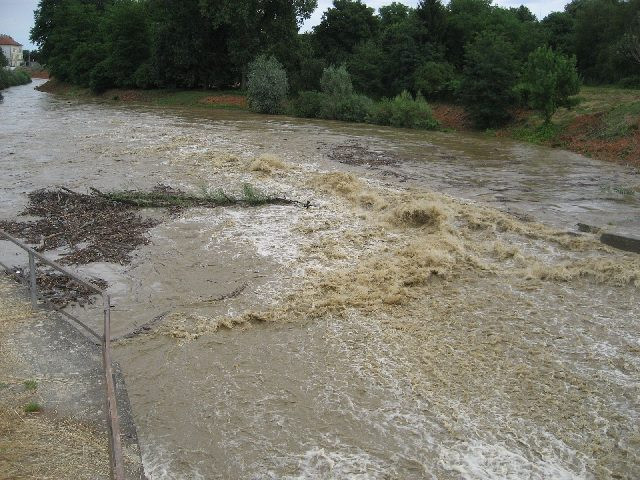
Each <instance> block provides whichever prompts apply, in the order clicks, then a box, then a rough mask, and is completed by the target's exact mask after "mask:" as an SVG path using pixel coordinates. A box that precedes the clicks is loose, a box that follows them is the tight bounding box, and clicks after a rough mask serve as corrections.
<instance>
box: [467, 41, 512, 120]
mask: <svg viewBox="0 0 640 480" xmlns="http://www.w3.org/2000/svg"><path fill="white" fill-rule="evenodd" d="M464 58H465V65H464V71H463V78H462V83H461V86H460V96H461V99H462V101H463V102H464V103H465V104H466V105H467V107H468V109H469V113H470V114H471V116H472V117H473V119H474V121H475V123H476V125H477V126H478V127H480V128H489V127H496V126H499V125H501V124H503V123H505V122H506V121H507V120H508V119H509V118H510V116H511V115H510V112H509V107H511V106H512V105H513V104H514V103H515V100H516V95H515V93H514V86H515V84H516V81H517V79H518V73H517V72H518V64H517V62H516V59H515V50H514V48H513V45H511V43H509V42H508V41H507V40H506V39H505V38H504V37H502V36H499V35H496V34H494V33H491V32H483V33H481V34H480V35H478V37H477V38H476V40H475V41H474V42H473V43H470V44H468V45H467V47H466V49H465V55H464Z"/></svg>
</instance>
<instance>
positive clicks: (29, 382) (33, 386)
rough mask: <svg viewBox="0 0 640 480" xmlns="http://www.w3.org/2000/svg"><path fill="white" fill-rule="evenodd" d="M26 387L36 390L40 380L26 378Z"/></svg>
mask: <svg viewBox="0 0 640 480" xmlns="http://www.w3.org/2000/svg"><path fill="white" fill-rule="evenodd" d="M24 388H26V389H27V390H35V389H37V388H38V382H36V381H35V380H25V381H24Z"/></svg>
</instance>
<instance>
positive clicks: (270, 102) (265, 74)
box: [247, 55, 289, 113]
mask: <svg viewBox="0 0 640 480" xmlns="http://www.w3.org/2000/svg"><path fill="white" fill-rule="evenodd" d="M288 89H289V86H288V82H287V72H286V71H285V70H284V68H283V67H282V65H281V64H280V63H279V62H278V61H277V60H276V59H275V58H274V57H266V56H264V55H260V56H259V57H258V58H256V59H255V60H254V61H253V62H252V63H251V64H250V65H249V75H248V78H247V99H248V102H249V108H250V109H251V110H253V111H254V112H258V113H279V112H280V111H282V103H283V102H284V100H285V99H286V97H287V90H288Z"/></svg>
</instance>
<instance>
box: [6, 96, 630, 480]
mask: <svg viewBox="0 0 640 480" xmlns="http://www.w3.org/2000/svg"><path fill="white" fill-rule="evenodd" d="M14 94H15V97H14V98H13V100H12V98H11V97H8V98H6V99H5V103H4V105H3V106H1V107H0V108H3V109H4V110H3V112H2V113H3V115H4V114H5V112H7V114H9V115H11V116H12V118H13V119H14V120H13V122H14V123H15V124H16V125H15V126H14V127H12V128H15V132H14V133H16V132H19V131H20V129H26V125H25V123H27V122H28V125H29V126H30V128H31V129H33V131H34V132H36V131H37V135H35V133H34V135H33V136H32V137H26V138H25V137H24V136H23V137H20V138H18V139H16V138H17V137H16V136H12V135H11V132H9V133H5V132H3V133H0V135H1V136H2V143H1V144H0V145H1V146H0V149H1V153H2V157H0V158H2V162H3V164H2V168H3V169H4V171H6V172H9V174H8V175H6V176H3V178H2V185H1V186H2V189H3V190H2V196H3V200H4V207H5V208H4V210H3V212H2V216H3V218H4V219H15V218H16V216H17V214H18V212H19V211H20V210H21V209H22V208H23V207H24V205H25V203H26V194H27V193H28V192H30V191H33V190H36V189H38V188H42V187H51V186H52V185H63V186H65V187H67V188H71V189H73V190H79V189H82V188H84V189H87V188H88V187H94V188H98V189H100V190H101V191H109V190H114V189H118V190H126V189H144V190H149V189H151V188H153V186H154V185H156V184H158V183H163V184H168V185H171V186H172V187H174V188H180V189H182V190H184V191H187V192H197V191H200V190H201V189H202V188H203V187H204V188H206V189H210V190H215V189H217V188H225V189H228V188H229V187H230V186H237V185H242V184H244V183H251V184H254V185H259V186H260V187H261V188H262V189H263V190H264V191H268V192H276V193H281V194H283V195H286V196H287V197H288V198H296V199H299V200H301V201H307V200H309V201H310V203H311V206H310V208H292V207H291V206H288V205H265V206H261V207H258V208H251V209H247V208H238V207H233V206H230V207H225V208H215V209H206V208H200V207H199V208H189V209H187V210H185V211H183V212H180V214H179V215H175V216H167V217H163V218H162V219H161V220H162V221H161V222H160V223H159V224H158V225H156V226H155V227H153V228H152V229H151V230H150V231H149V233H148V240H149V242H148V244H146V245H141V246H140V247H139V248H138V249H136V250H134V251H133V252H132V255H131V264H130V265H116V264H113V263H106V262H94V263H90V264H88V265H85V266H82V267H81V268H80V270H81V271H82V272H83V273H84V274H87V275H95V276H99V277H100V278H103V279H104V280H105V281H107V282H108V283H109V292H110V293H111V294H112V296H113V303H114V304H115V306H116V308H115V312H114V316H113V321H114V324H115V327H114V329H115V331H114V335H115V336H121V335H126V334H127V333H129V332H131V331H132V330H135V329H136V328H139V327H140V326H141V325H144V324H147V322H149V321H150V320H152V319H159V320H157V321H155V322H153V323H152V328H149V329H148V330H145V331H144V333H143V334H140V335H136V336H134V337H132V338H127V339H124V340H120V341H119V342H118V347H117V351H116V356H117V360H118V361H119V362H120V363H121V365H122V367H123V369H124V370H125V373H126V376H127V384H128V387H129V394H130V396H131V402H132V406H133V410H134V414H135V417H136V421H137V423H138V430H139V435H140V442H141V447H142V450H143V459H144V463H145V467H146V470H147V473H148V474H149V476H150V477H151V478H181V477H188V478H375V479H377V478H380V479H382V478H407V479H409V478H415V479H422V478H438V479H448V478H451V479H457V478H473V479H489V478H514V479H516V478H532V479H543V478H576V479H577V478H626V479H632V478H637V477H638V476H639V475H640V458H639V457H638V451H640V448H639V447H640V431H638V425H639V424H640V422H639V420H640V405H639V403H638V398H639V395H640V390H639V389H640V387H639V385H638V381H637V379H638V377H639V375H640V326H639V325H638V322H637V318H638V316H639V314H640V312H639V310H638V305H639V300H640V291H639V289H638V286H639V282H640V256H638V255H636V254H631V253H624V252H620V251H615V250H613V249H610V248H608V247H606V246H604V245H602V244H601V243H600V242H599V241H598V239H597V237H596V236H595V235H593V234H589V233H583V234H578V233H577V232H576V231H574V230H576V229H575V225H576V224H577V223H578V222H582V223H588V224H591V225H598V226H602V227H603V228H605V229H614V228H615V229H617V230H625V231H628V232H630V233H637V232H638V215H637V213H638V200H637V198H636V197H633V196H631V197H630V196H622V195H621V196H616V195H615V194H614V192H613V191H612V190H607V189H606V188H603V185H604V186H606V185H612V184H625V185H626V184H634V182H637V177H636V176H635V175H634V173H633V171H631V170H626V169H624V168H622V167H618V166H615V165H607V164H601V163H598V162H596V161H593V160H589V159H586V158H584V157H580V156H578V155H574V154H570V153H568V152H562V151H557V150H548V149H544V148H538V147H532V146H524V145H520V144H516V143H511V142H505V141H494V140H489V139H486V138H485V139H482V138H479V137H473V136H468V137H460V136H456V135H452V134H440V133H434V134H425V133H417V132H406V131H399V130H393V129H386V128H377V127H367V126H360V125H348V124H339V123H332V122H314V123H308V122H301V121H293V120H290V119H283V118H282V117H278V118H272V119H265V118H264V117H253V116H252V115H250V114H245V113H229V112H224V111H218V112H214V113H209V114H207V115H204V114H197V115H196V114H193V113H192V112H181V111H179V110H172V111H161V110H153V109H148V108H141V107H135V108H131V107H129V108H123V107H113V106H109V105H100V104H95V103H75V102H72V103H67V102H68V101H67V100H61V99H59V98H56V97H51V96H48V95H46V94H44V93H39V92H33V91H32V90H28V89H26V88H24V89H22V90H18V91H17V92H15V93H14ZM8 105H12V106H13V107H12V108H14V109H15V110H7V109H6V107H7V106H8ZM25 118H26V119H28V120H23V119H25ZM54 120H55V121H56V122H57V125H55V126H54V125H52V122H53V121H54ZM21 122H22V123H21ZM9 123H10V124H13V123H12V122H9ZM61 125H62V126H63V127H64V131H65V132H66V134H65V135H64V136H62V135H61V134H60V126H61ZM265 155H268V156H267V157H265ZM260 159H262V161H261V160H260ZM267 159H268V160H267ZM257 162H258V163H261V162H262V163H261V164H262V167H261V168H255V166H256V164H257ZM567 230H571V232H570V233H567ZM67 253H68V252H67ZM57 254H58V255H64V254H66V253H65V252H57ZM2 255H3V258H4V259H6V260H7V261H9V260H13V261H14V262H20V261H24V260H23V259H20V258H18V257H17V256H16V255H15V254H14V253H12V252H11V251H10V250H8V249H6V248H5V245H4V244H3V253H2ZM3 261H4V260H3ZM76 313H80V312H78V311H76ZM85 316H86V319H87V321H88V322H91V321H94V320H92V318H94V317H95V315H94V316H92V315H91V309H90V308H89V309H88V310H87V311H86V312H85Z"/></svg>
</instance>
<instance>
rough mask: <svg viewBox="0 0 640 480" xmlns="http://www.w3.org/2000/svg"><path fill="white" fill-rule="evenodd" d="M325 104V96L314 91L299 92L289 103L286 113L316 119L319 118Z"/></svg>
mask: <svg viewBox="0 0 640 480" xmlns="http://www.w3.org/2000/svg"><path fill="white" fill-rule="evenodd" d="M325 102H326V95H325V94H324V93H320V92H316V91H307V92H300V93H299V94H298V96H297V97H296V98H295V99H293V100H292V101H291V103H289V108H288V113H289V114H291V115H294V116H296V117H304V118H317V117H319V116H320V110H321V109H322V104H323V103H325Z"/></svg>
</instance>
